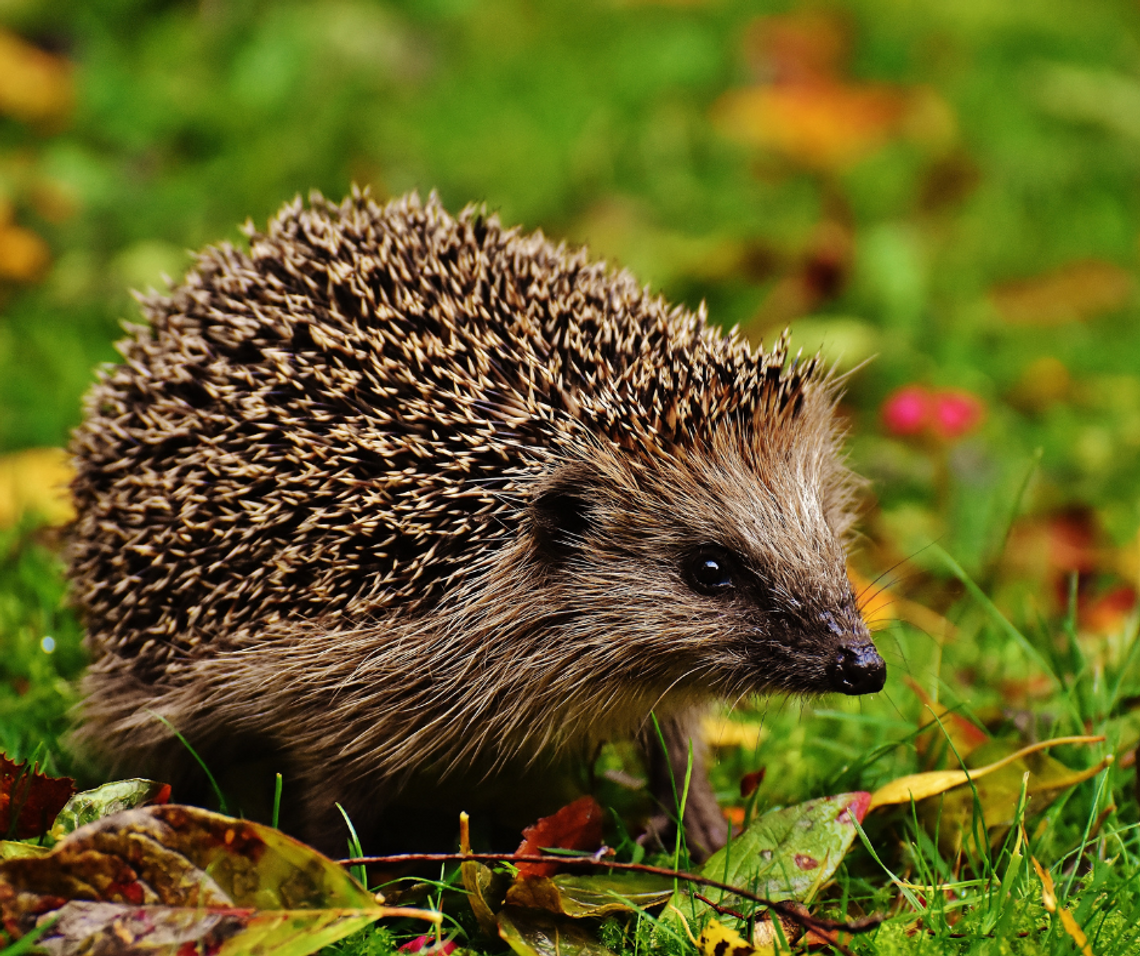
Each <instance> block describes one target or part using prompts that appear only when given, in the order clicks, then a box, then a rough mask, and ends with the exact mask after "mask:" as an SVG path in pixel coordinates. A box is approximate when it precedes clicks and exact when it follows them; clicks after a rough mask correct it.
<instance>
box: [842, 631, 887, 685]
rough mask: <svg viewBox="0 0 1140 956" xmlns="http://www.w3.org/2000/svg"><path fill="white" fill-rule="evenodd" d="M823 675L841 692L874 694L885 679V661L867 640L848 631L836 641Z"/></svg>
mask: <svg viewBox="0 0 1140 956" xmlns="http://www.w3.org/2000/svg"><path fill="white" fill-rule="evenodd" d="M827 677H828V680H829V681H830V682H831V687H832V690H836V691H838V692H839V693H841V694H849V695H851V696H854V695H856V694H874V693H875V692H876V691H880V690H882V689H883V684H884V683H886V680H887V665H886V663H885V662H884V661H883V658H882V657H881V656H880V655H879V652H878V651H877V650H876V649H875V645H874V644H872V643H871V642H870V640H868V639H866V638H862V637H856V636H854V635H852V636H850V637H848V638H845V639H844V640H843V642H842V643H841V644H840V645H839V649H838V650H837V651H836V652H835V657H834V658H833V659H832V661H831V663H830V664H829V665H828V668H827Z"/></svg>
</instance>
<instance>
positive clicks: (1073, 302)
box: [990, 259, 1136, 325]
mask: <svg viewBox="0 0 1140 956" xmlns="http://www.w3.org/2000/svg"><path fill="white" fill-rule="evenodd" d="M1135 285H1136V282H1135V278H1134V277H1133V275H1132V273H1131V272H1129V271H1128V270H1127V269H1122V268H1121V267H1120V266H1118V265H1114V264H1113V263H1111V262H1101V261H1100V260H1098V259H1085V260H1082V261H1080V262H1071V263H1069V264H1068V265H1064V266H1061V268H1059V269H1054V270H1053V271H1052V272H1046V273H1043V274H1041V275H1039V276H1034V277H1033V278H1030V279H1022V280H1020V281H1017V282H1008V283H1006V284H1004V285H1000V286H998V287H997V288H996V289H994V290H993V292H991V293H990V301H991V302H992V303H993V305H994V308H995V309H997V311H998V314H999V315H1000V316H1001V317H1002V318H1003V319H1005V321H1007V322H1011V323H1014V324H1018V325H1058V324H1060V323H1062V322H1069V321H1073V320H1079V319H1089V318H1092V317H1093V316H1096V315H1100V314H1101V313H1104V312H1112V311H1114V310H1116V309H1120V308H1123V306H1124V305H1126V304H1127V302H1128V301H1129V299H1131V298H1132V292H1133V289H1134V288H1135Z"/></svg>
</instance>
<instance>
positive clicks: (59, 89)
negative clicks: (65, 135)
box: [0, 29, 74, 123]
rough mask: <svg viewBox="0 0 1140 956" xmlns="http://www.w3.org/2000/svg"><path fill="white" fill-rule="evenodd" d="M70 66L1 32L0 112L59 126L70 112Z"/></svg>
mask: <svg viewBox="0 0 1140 956" xmlns="http://www.w3.org/2000/svg"><path fill="white" fill-rule="evenodd" d="M73 99H74V90H73V85H72V78H71V64H70V63H68V62H67V60H65V59H63V58H62V57H58V56H55V55H53V54H51V53H47V52H45V51H43V50H40V49H37V48H36V47H34V46H32V44H30V43H28V42H27V40H24V39H23V38H22V37H19V36H17V35H16V34H15V33H12V32H11V31H10V30H2V29H0V113H6V114H7V115H9V116H14V117H16V119H20V120H25V121H30V122H51V123H58V122H59V121H61V120H63V119H65V118H66V117H67V115H68V114H69V113H70V112H71V107H72V101H73Z"/></svg>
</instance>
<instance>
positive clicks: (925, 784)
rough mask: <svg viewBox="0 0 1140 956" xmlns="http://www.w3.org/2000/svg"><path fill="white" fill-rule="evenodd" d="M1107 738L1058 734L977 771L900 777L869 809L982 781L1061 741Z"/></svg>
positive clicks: (1077, 776) (1081, 776)
mask: <svg viewBox="0 0 1140 956" xmlns="http://www.w3.org/2000/svg"><path fill="white" fill-rule="evenodd" d="M1103 740H1104V737H1102V736H1098V737H1057V738H1055V739H1053V740H1043V741H1041V742H1039V743H1036V744H1031V745H1030V746H1028V747H1023V748H1022V749H1021V750H1018V751H1017V752H1016V753H1012V754H1010V755H1009V756H1008V757H1003V758H1002V759H1001V760H997V761H995V762H994V763H991V764H987V765H986V766H984V767H978V768H977V769H976V770H932V771H930V772H928V773H914V774H910V775H908V776H905V777H899V778H898V779H897V780H892V781H891V782H890V783H888V784H886V785H885V786H882V787H880V788H879V789H878V790H876V791H875V792H874V794H872V795H871V806H870V807H869V808H868V809H869V810H875V809H877V808H878V807H883V806H888V805H890V804H894V803H909V802H910V801H911V800H915V801H918V800H925V799H926V798H927V797H933V796H935V795H937V794H939V793H944V792H945V791H947V790H950V789H951V788H952V787H960V786H961V785H962V784H965V783H969V782H970V781H971V780H978V779H979V778H981V777H984V776H985V775H986V774H988V773H993V772H994V771H995V770H1000V769H1001V768H1002V767H1004V766H1006V765H1007V764H1011V763H1013V762H1014V761H1016V760H1020V759H1021V758H1023V757H1026V756H1028V755H1029V754H1032V753H1036V752H1037V751H1038V750H1044V749H1045V748H1047V747H1055V746H1058V745H1060V744H1089V743H1100V742H1101V741H1103ZM1111 759H1112V758H1111V756H1109V757H1106V758H1105V760H1104V761H1101V763H1100V764H1098V765H1097V766H1096V767H1090V768H1089V769H1088V770H1080V771H1075V772H1074V774H1073V775H1072V777H1069V778H1066V780H1065V784H1066V785H1067V786H1072V785H1073V784H1076V783H1079V782H1080V781H1081V780H1087V779H1088V778H1089V777H1091V776H1094V775H1095V774H1098V773H1100V771H1101V770H1102V769H1104V765H1105V762H1106V761H1107V762H1109V763H1111ZM1054 788H1055V787H1054V786H1052V785H1051V787H1050V789H1054Z"/></svg>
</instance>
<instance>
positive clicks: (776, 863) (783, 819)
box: [671, 791, 871, 920]
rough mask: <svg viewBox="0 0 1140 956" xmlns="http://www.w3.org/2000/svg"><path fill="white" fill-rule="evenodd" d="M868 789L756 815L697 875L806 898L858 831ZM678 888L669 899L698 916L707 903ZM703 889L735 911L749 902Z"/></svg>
mask: <svg viewBox="0 0 1140 956" xmlns="http://www.w3.org/2000/svg"><path fill="white" fill-rule="evenodd" d="M870 799H871V795H870V794H869V793H864V792H862V791H857V792H854V793H843V794H839V795H837V796H833V797H823V798H821V799H818V800H809V801H808V802H806V803H801V804H799V805H798V806H794V807H786V808H784V809H783V810H773V811H771V812H769V813H766V814H764V815H763V816H762V817H759V818H758V819H757V820H756V821H754V822H753V824H752V825H751V826H750V827H749V828H748V829H747V830H745V831H744V832H743V833H742V834H741V835H740V836H738V837H736V838H735V839H734V840H732V842H731V843H729V845H728V846H726V847H724V848H723V849H721V850H718V851H717V852H716V853H714V854H713V855H712V856H711V857H709V859H708V861H707V862H706V863H705V865H704V867H702V869H701V876H705V877H708V878H709V879H713V880H719V881H720V882H722V883H729V884H732V885H734V886H739V887H741V888H746V889H749V890H751V891H752V892H754V893H756V894H757V895H759V896H763V897H765V898H766V899H770V900H798V901H801V902H809V901H810V900H811V899H812V897H813V896H814V895H815V894H816V893H817V892H818V891H819V889H820V888H821V887H822V886H823V885H824V884H825V883H827V882H828V881H829V880H830V879H831V877H832V876H833V875H834V874H835V870H836V869H837V868H838V866H839V864H840V863H841V862H842V860H843V857H844V856H845V855H846V853H847V851H848V850H849V849H850V847H851V844H852V842H853V841H854V840H855V837H856V835H857V832H856V829H855V825H854V824H855V822H861V821H862V820H863V817H864V815H865V814H866V812H867V807H868V804H869V802H870ZM689 893H690V891H689V890H687V889H685V890H681V891H679V892H678V893H677V894H676V895H675V896H674V898H673V900H672V901H671V905H672V906H674V907H676V908H677V909H678V910H679V911H680V912H682V913H683V914H684V916H685V918H686V919H690V920H691V919H697V920H699V919H701V918H702V917H703V916H704V915H705V914H706V913H707V912H708V911H709V907H708V905H707V904H705V903H703V902H701V901H699V900H696V899H695V898H691V897H690V895H689ZM702 895H704V896H706V897H707V898H708V899H710V900H712V901H713V902H714V903H718V904H720V905H723V906H727V907H729V908H731V909H734V910H736V911H738V912H745V913H747V912H750V911H751V910H752V909H753V904H752V903H750V902H747V901H745V900H743V899H742V898H740V897H737V896H734V895H733V894H731V893H727V892H726V891H724V890H719V889H713V888H709V889H708V890H707V891H705V892H703V893H702Z"/></svg>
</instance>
